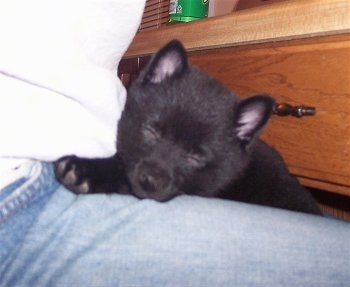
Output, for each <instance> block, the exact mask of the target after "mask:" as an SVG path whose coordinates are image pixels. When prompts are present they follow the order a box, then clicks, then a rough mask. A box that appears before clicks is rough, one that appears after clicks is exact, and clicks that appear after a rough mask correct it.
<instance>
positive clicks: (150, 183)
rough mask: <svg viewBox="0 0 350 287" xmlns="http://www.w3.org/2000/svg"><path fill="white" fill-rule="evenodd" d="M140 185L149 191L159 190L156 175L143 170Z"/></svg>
mask: <svg viewBox="0 0 350 287" xmlns="http://www.w3.org/2000/svg"><path fill="white" fill-rule="evenodd" d="M139 185H140V187H141V188H142V189H143V190H144V191H145V192H147V193H153V192H156V191H157V181H156V179H155V178H154V176H152V175H150V174H148V173H146V172H142V173H141V174H140V175H139Z"/></svg>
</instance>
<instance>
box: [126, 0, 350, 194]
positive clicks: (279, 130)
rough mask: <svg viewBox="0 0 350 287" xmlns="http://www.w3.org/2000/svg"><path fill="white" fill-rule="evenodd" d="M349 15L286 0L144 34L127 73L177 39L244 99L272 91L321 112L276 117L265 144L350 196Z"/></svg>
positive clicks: (346, 7)
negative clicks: (310, 114) (308, 114)
mask: <svg viewBox="0 0 350 287" xmlns="http://www.w3.org/2000/svg"><path fill="white" fill-rule="evenodd" d="M305 2H306V3H305ZM348 15H350V3H349V2H348V1H340V0H339V1H338V0H335V1H331V0H318V1H302V0H300V1H283V2H281V3H277V4H271V5H267V6H263V7H259V8H256V9H246V10H242V11H240V12H235V13H232V14H231V15H227V16H222V17H218V18H213V19H206V20H203V21H198V22H194V23H188V24H181V25H178V26H176V27H166V28H161V29H159V30H156V31H148V32H142V33H139V34H138V35H137V36H136V37H135V40H134V42H133V43H132V44H131V46H130V48H129V50H128V51H127V53H126V55H125V59H124V61H123V62H122V64H121V66H120V70H119V72H120V75H122V77H123V78H124V81H128V80H129V79H130V78H132V77H133V75H135V74H136V73H137V71H138V70H139V69H140V68H141V67H142V66H143V65H144V64H145V63H146V62H147V60H148V59H149V55H150V54H151V53H153V52H154V51H156V50H157V49H158V48H159V47H161V46H162V45H163V44H164V43H166V42H167V41H169V40H170V39H173V38H177V39H180V40H181V41H182V42H183V43H184V45H185V47H186V48H187V49H188V50H189V55H190V56H189V57H190V62H191V63H192V64H193V65H195V66H197V67H199V68H200V69H201V70H203V71H205V72H207V73H208V74H210V75H212V76H213V77H215V78H216V79H218V80H219V81H221V82H222V83H223V84H224V85H225V86H227V87H228V88H230V89H231V90H232V91H234V92H235V93H237V94H238V95H240V96H242V97H246V96H249V95H253V94H258V93H269V94H271V95H273V96H274V97H275V98H276V100H277V102H287V103H290V104H293V105H299V104H304V105H309V106H313V107H315V108H316V115H315V116H310V117H302V118H295V117H278V116H274V117H273V119H272V120H271V122H270V124H269V125H268V127H267V128H266V129H265V131H264V132H263V134H262V138H263V139H265V140H266V141H267V142H268V143H269V144H271V145H272V146H275V147H276V148H277V149H278V150H279V151H280V152H281V154H282V155H283V157H284V158H285V160H286V162H287V165H288V168H289V169H290V171H291V172H292V173H294V174H295V175H297V177H298V178H299V180H300V181H301V183H303V184H304V185H306V186H310V187H315V188H320V189H323V190H327V191H330V192H334V193H339V194H343V195H347V196H350V33H349V32H350V17H349V16H348Z"/></svg>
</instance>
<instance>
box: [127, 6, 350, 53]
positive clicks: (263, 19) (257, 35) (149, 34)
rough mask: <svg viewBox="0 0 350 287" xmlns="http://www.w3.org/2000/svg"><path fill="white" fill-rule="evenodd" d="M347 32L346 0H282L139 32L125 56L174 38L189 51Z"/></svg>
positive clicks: (349, 29) (348, 11) (349, 15)
mask: <svg viewBox="0 0 350 287" xmlns="http://www.w3.org/2000/svg"><path fill="white" fill-rule="evenodd" d="M349 32H350V1H348V0H308V1H304V0H296V1H295V0H293V1H284V2H281V3H275V4H270V5H266V6H261V7H257V8H253V9H246V10H242V11H238V12H234V13H231V14H228V15H224V16H220V17H213V18H207V19H204V20H199V21H195V22H191V23H184V24H177V25H173V26H167V27H164V28H160V29H157V30H153V31H145V32H139V33H138V34H137V35H136V37H135V39H134V41H133V42H132V44H131V45H130V47H129V49H128V51H127V52H126V54H125V58H130V57H136V56H145V55H150V54H152V53H153V52H155V51H156V50H157V49H159V47H161V46H163V45H164V44H165V43H167V42H168V41H170V40H171V39H175V38H176V39H179V40H180V41H182V43H183V44H184V46H185V47H186V49H187V50H189V51H191V50H201V49H206V50H207V49H212V48H222V47H231V46H237V45H245V44H252V43H264V42H271V41H281V40H289V39H300V38H308V37H313V36H322V35H336V34H343V33H349Z"/></svg>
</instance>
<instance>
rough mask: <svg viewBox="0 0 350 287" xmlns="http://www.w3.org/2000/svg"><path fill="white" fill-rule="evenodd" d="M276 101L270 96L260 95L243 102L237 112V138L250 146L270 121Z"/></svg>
mask: <svg viewBox="0 0 350 287" xmlns="http://www.w3.org/2000/svg"><path fill="white" fill-rule="evenodd" d="M274 105H275V100H274V99H273V98H271V97H270V96H265V95H258V96H253V97H250V98H248V99H245V100H242V101H241V102H240V103H239V104H238V107H237V109H236V112H235V126H236V130H235V132H236V136H237V138H238V139H239V140H240V141H241V142H242V143H243V144H244V145H246V144H249V143H250V142H251V140H252V139H253V138H254V137H256V136H257V135H258V134H259V132H260V131H261V130H262V129H263V127H264V126H265V125H266V123H267V122H268V120H269V119H270V117H271V115H272V112H273V107H274Z"/></svg>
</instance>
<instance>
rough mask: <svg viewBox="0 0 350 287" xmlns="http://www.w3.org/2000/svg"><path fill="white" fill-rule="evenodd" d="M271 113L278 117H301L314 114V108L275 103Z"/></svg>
mask: <svg viewBox="0 0 350 287" xmlns="http://www.w3.org/2000/svg"><path fill="white" fill-rule="evenodd" d="M273 113H274V114H275V115H277V116H280V117H285V116H293V117H297V118H301V117H303V116H314V115H315V114H316V108H314V107H308V106H303V105H299V106H292V105H290V104H287V103H281V104H276V105H275V106H274V108H273Z"/></svg>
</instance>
